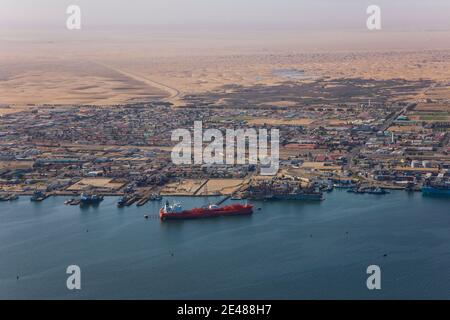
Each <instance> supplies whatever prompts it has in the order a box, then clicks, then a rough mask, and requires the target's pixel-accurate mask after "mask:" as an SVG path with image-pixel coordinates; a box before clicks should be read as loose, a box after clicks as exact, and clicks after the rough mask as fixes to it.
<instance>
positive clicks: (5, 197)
mask: <svg viewBox="0 0 450 320" xmlns="http://www.w3.org/2000/svg"><path fill="white" fill-rule="evenodd" d="M17 199H19V196H17V195H15V194H5V195H1V196H0V201H14V200H17Z"/></svg>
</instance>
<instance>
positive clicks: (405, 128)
mask: <svg viewBox="0 0 450 320" xmlns="http://www.w3.org/2000/svg"><path fill="white" fill-rule="evenodd" d="M387 131H391V132H424V131H428V130H427V129H425V128H424V127H422V126H409V125H408V126H391V127H389V128H388V129H387Z"/></svg>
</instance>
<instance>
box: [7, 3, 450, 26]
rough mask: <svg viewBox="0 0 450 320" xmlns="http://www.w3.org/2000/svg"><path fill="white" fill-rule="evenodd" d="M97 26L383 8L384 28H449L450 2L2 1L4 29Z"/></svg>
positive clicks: (286, 17) (336, 22) (253, 20)
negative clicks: (69, 19) (70, 19)
mask: <svg viewBox="0 0 450 320" xmlns="http://www.w3.org/2000/svg"><path fill="white" fill-rule="evenodd" d="M70 4H77V5H79V6H80V7H81V9H82V18H83V20H82V22H83V27H84V28H89V27H96V26H106V25H108V26H119V27H124V26H128V25H129V26H133V25H149V26H157V25H160V26H164V27H171V26H185V27H188V26H207V27H216V26H217V27H230V28H231V27H263V26H266V27H277V26H280V27H283V26H291V27H292V26H293V27H299V28H314V29H324V30H333V29H353V28H364V27H365V19H366V12H365V10H366V8H367V6H368V5H370V4H377V5H379V6H380V7H381V9H382V21H383V27H384V28H392V29H414V30H429V29H446V30H448V29H450V0H369V1H368V0H69V1H66V0H0V25H1V26H2V27H3V28H4V27H6V28H8V29H9V28H15V27H18V26H23V25H26V26H31V27H39V26H55V27H59V26H61V27H64V26H65V20H66V13H65V11H66V8H67V6H68V5H70Z"/></svg>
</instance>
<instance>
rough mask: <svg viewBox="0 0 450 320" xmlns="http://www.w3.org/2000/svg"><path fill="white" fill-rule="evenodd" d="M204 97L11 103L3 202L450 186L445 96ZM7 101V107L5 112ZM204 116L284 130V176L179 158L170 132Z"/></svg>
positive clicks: (1, 155)
mask: <svg viewBox="0 0 450 320" xmlns="http://www.w3.org/2000/svg"><path fill="white" fill-rule="evenodd" d="M247 93H248V91H247ZM234 96H235V97H236V94H235V95H234ZM189 99H190V100H192V99H194V97H188V98H187V100H189ZM195 99H196V103H197V106H196V107H194V106H193V105H190V104H189V103H187V104H186V106H184V107H176V108H175V107H173V106H171V105H170V103H167V102H148V103H136V104H130V105H117V106H110V107H98V106H74V105H70V106H67V105H39V106H28V107H27V108H25V109H23V110H21V111H20V112H4V113H3V114H2V116H1V118H0V139H1V140H0V141H1V142H0V192H1V198H2V200H14V199H16V197H17V196H18V195H29V196H34V197H35V198H36V199H37V200H43V199H45V198H46V197H48V196H53V195H65V196H73V197H74V201H73V203H75V204H77V203H79V201H78V202H77V201H75V198H76V197H79V196H80V195H81V194H90V195H97V196H98V197H102V196H109V195H115V196H124V195H126V199H125V201H124V203H125V204H126V205H131V204H133V203H135V202H136V203H138V205H143V204H145V202H146V201H148V200H152V199H160V198H161V197H162V196H167V195H179V196H205V195H224V196H228V197H232V198H236V199H245V198H248V199H270V198H272V199H275V198H280V199H298V200H322V199H323V195H322V193H323V192H324V191H331V190H332V189H333V188H348V189H349V190H350V191H352V192H355V193H364V192H372V193H380V194H384V193H386V190H389V189H399V190H408V191H411V192H413V191H423V189H424V188H425V187H426V186H428V185H430V184H436V185H441V186H445V185H447V186H448V181H449V179H450V142H449V138H450V134H449V130H450V102H449V100H448V99H447V100H445V99H429V98H428V99H423V100H420V101H415V102H411V101H404V102H401V101H396V102H389V101H385V100H383V101H382V100H380V99H376V98H372V99H370V98H369V99H367V101H365V102H364V101H362V100H363V99H359V100H361V101H354V102H350V103H345V102H343V101H338V102H336V103H332V102H327V103H323V102H319V101H312V102H310V103H308V104H307V105H300V104H293V103H292V101H291V102H286V103H285V104H284V103H283V99H280V102H278V103H274V104H272V105H271V104H266V103H265V104H264V105H261V104H260V102H258V101H257V102H255V103H256V104H258V105H254V106H253V107H252V106H247V107H244V105H243V103H244V102H241V103H239V102H238V100H237V99H236V98H235V100H232V99H227V102H226V103H222V104H219V103H214V102H213V101H206V100H205V101H206V102H205V103H203V104H201V103H200V101H198V99H200V98H198V97H197V98H195ZM350 100H355V99H350ZM230 101H231V102H230ZM8 108H10V106H2V110H3V111H5V110H8ZM199 119H201V120H202V122H203V126H204V128H205V129H209V128H214V129H219V130H221V131H224V130H226V129H229V128H244V129H245V128H265V129H268V130H270V129H272V128H277V129H279V130H280V167H279V171H278V173H277V174H276V175H275V176H269V177H265V176H261V175H259V174H258V168H257V166H255V165H250V164H245V165H233V166H230V165H226V164H224V165H175V164H173V163H172V162H171V159H170V155H171V150H172V148H173V146H174V142H172V141H171V132H172V131H173V130H175V129H178V128H190V129H192V127H193V124H194V121H196V120H199ZM299 195H300V196H299Z"/></svg>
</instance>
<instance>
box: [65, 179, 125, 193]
mask: <svg viewBox="0 0 450 320" xmlns="http://www.w3.org/2000/svg"><path fill="white" fill-rule="evenodd" d="M123 185H124V183H120V182H113V179H108V178H85V179H82V180H81V181H79V182H77V183H75V184H73V185H72V186H70V187H69V188H67V190H68V191H83V190H89V189H91V188H98V189H110V190H118V189H120V188H121V187H122V186H123Z"/></svg>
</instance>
